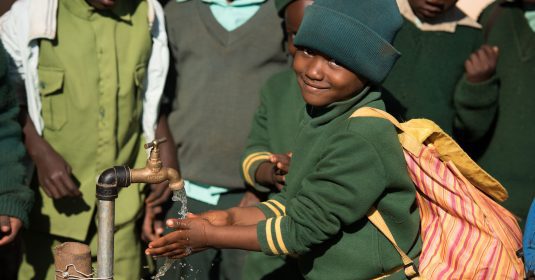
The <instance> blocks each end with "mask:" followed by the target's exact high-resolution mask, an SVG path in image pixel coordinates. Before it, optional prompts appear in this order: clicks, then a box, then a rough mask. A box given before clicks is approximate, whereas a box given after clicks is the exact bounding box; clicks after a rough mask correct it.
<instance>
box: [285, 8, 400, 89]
mask: <svg viewBox="0 0 535 280" xmlns="http://www.w3.org/2000/svg"><path fill="white" fill-rule="evenodd" d="M402 22H403V20H402V18H401V15H400V13H399V9H398V6H397V4H396V2H395V0H358V1H356V0H316V1H315V3H314V4H312V5H311V6H309V7H308V8H307V9H306V10H305V16H304V18H303V22H302V23H301V27H300V28H299V31H298V32H297V35H296V37H295V44H296V45H298V46H301V47H306V48H310V49H313V50H315V51H318V52H321V53H322V54H324V55H327V56H329V57H330V58H332V59H334V60H335V61H336V62H337V63H339V64H340V65H343V66H344V67H346V68H348V69H349V70H351V71H352V72H354V73H357V74H359V75H363V76H364V77H366V78H368V79H369V80H370V81H371V82H373V83H375V84H379V83H380V82H382V81H383V80H384V78H385V77H386V75H387V74H388V72H389V71H390V69H391V68H392V66H393V65H394V63H395V61H396V60H397V59H398V57H399V56H400V53H399V52H398V51H397V50H396V49H395V48H394V47H393V46H392V45H391V42H392V41H393V39H394V36H395V34H396V32H397V30H398V29H399V28H400V27H401V24H402Z"/></svg>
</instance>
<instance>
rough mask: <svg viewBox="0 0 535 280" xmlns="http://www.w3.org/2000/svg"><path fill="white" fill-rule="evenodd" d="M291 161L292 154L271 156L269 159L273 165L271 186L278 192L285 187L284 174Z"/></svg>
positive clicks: (286, 172)
mask: <svg viewBox="0 0 535 280" xmlns="http://www.w3.org/2000/svg"><path fill="white" fill-rule="evenodd" d="M291 160H292V153H287V154H273V155H271V156H270V157H269V161H270V162H271V163H273V165H274V167H273V173H272V175H271V176H272V180H273V184H274V185H275V187H277V189H278V190H279V191H280V190H282V188H283V187H284V185H286V174H288V169H289V168H290V162H291Z"/></svg>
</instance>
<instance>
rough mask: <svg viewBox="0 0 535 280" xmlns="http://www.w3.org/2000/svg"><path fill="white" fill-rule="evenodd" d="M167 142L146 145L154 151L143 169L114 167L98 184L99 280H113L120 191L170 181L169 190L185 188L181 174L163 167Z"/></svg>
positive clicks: (99, 179)
mask: <svg viewBox="0 0 535 280" xmlns="http://www.w3.org/2000/svg"><path fill="white" fill-rule="evenodd" d="M164 141H166V139H165V138H163V139H159V140H154V141H152V142H151V143H148V144H145V149H148V148H152V149H151V152H150V156H149V158H148V159H147V164H146V166H145V167H144V168H139V169H130V168H129V167H127V166H115V167H113V168H109V169H106V170H105V171H104V172H102V173H101V174H100V176H99V178H98V181H97V199H98V213H97V216H98V217H97V219H98V249H97V263H98V264H97V277H98V278H103V279H112V278H113V253H114V252H113V233H114V226H115V199H116V198H117V196H118V193H119V189H120V188H126V187H128V186H130V184H131V183H147V184H159V183H162V182H164V181H169V188H170V189H172V190H180V189H183V188H184V180H182V177H181V176H180V173H179V172H178V171H177V170H175V169H172V168H167V167H163V166H162V161H161V160H160V150H159V149H158V144H160V143H162V142H164Z"/></svg>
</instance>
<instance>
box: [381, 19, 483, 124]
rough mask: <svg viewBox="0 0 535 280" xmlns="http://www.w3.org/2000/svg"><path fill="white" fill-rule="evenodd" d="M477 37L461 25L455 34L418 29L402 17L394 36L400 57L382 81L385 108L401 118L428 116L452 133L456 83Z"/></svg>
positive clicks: (478, 33) (469, 28)
mask: <svg viewBox="0 0 535 280" xmlns="http://www.w3.org/2000/svg"><path fill="white" fill-rule="evenodd" d="M480 36H481V30H478V29H475V28H472V27H467V26H461V25H457V27H456V29H455V32H454V33H449V32H434V31H421V30H420V29H418V28H417V27H416V26H415V25H414V24H413V23H411V22H409V21H408V20H406V19H405V20H404V23H403V25H402V27H401V29H400V30H399V31H398V33H397V34H396V37H395V39H394V46H395V47H396V48H397V49H398V50H399V51H400V52H401V57H400V58H399V59H398V61H397V62H396V64H395V65H394V67H393V68H392V71H390V73H389V75H388V76H387V78H386V79H385V81H384V83H383V87H384V89H385V92H384V95H383V100H384V101H385V104H386V109H387V111H388V112H389V113H391V114H392V115H394V116H395V117H396V118H398V119H400V120H409V119H413V118H427V119H431V120H433V121H434V122H436V123H437V124H438V125H439V126H440V127H441V128H442V129H443V130H444V131H446V132H447V133H449V134H451V133H452V131H453V119H454V108H453V93H454V91H455V86H456V85H457V82H458V81H459V80H460V79H461V77H462V76H463V74H464V72H465V70H464V62H465V60H466V59H467V58H468V57H469V56H470V54H471V53H472V52H473V51H474V50H476V49H478V48H479V46H480V44H481V41H480V40H481V37H480Z"/></svg>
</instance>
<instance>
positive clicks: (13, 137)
mask: <svg viewBox="0 0 535 280" xmlns="http://www.w3.org/2000/svg"><path fill="white" fill-rule="evenodd" d="M7 67H8V60H7V55H6V52H5V50H4V47H3V45H2V44H1V43H0V155H1V156H0V215H6V216H10V217H16V218H19V219H20V220H21V221H22V222H23V224H24V226H26V227H28V224H29V221H28V213H29V212H30V209H31V207H32V204H33V200H34V197H33V192H32V191H31V190H30V188H28V187H26V186H24V184H23V183H24V175H25V170H24V165H23V163H22V157H23V156H24V145H23V144H22V134H21V128H20V125H19V123H18V122H17V117H18V113H19V106H18V103H17V98H16V96H15V94H14V91H13V90H12V88H11V87H10V85H9V82H8V75H7Z"/></svg>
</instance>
